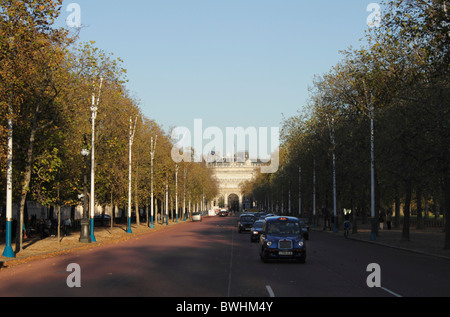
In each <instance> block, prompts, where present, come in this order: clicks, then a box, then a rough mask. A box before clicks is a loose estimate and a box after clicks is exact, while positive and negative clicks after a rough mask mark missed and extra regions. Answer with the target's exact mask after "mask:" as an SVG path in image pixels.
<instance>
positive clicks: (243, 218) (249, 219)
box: [241, 216, 255, 222]
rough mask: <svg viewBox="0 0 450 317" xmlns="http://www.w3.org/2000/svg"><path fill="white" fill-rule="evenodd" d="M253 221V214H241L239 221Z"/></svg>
mask: <svg viewBox="0 0 450 317" xmlns="http://www.w3.org/2000/svg"><path fill="white" fill-rule="evenodd" d="M253 221H255V217H253V216H243V217H241V222H253Z"/></svg>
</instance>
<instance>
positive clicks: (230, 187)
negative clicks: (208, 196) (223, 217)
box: [207, 160, 261, 211]
mask: <svg viewBox="0 0 450 317" xmlns="http://www.w3.org/2000/svg"><path fill="white" fill-rule="evenodd" d="M207 166H208V167H209V168H210V169H211V170H212V171H213V174H214V176H215V177H216V179H217V180H218V182H219V194H218V195H217V198H216V199H215V200H216V201H217V202H218V201H219V197H221V196H223V200H224V205H225V208H227V209H228V207H229V205H228V200H229V199H228V198H229V196H230V195H232V194H234V195H236V196H237V197H238V208H239V209H237V210H239V211H242V210H243V208H244V206H243V202H244V197H243V194H242V193H241V188H240V186H241V184H242V183H243V182H244V181H247V180H251V179H252V178H253V177H254V176H255V175H256V173H257V171H258V169H259V168H260V166H261V164H255V163H251V162H250V161H249V160H248V161H247V162H246V163H225V162H224V163H212V164H208V165H207ZM217 205H218V203H217Z"/></svg>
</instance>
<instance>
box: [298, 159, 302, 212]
mask: <svg viewBox="0 0 450 317" xmlns="http://www.w3.org/2000/svg"><path fill="white" fill-rule="evenodd" d="M298 216H299V217H301V216H302V168H301V167H299V168H298Z"/></svg>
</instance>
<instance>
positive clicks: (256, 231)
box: [250, 220, 264, 242]
mask: <svg viewBox="0 0 450 317" xmlns="http://www.w3.org/2000/svg"><path fill="white" fill-rule="evenodd" d="M263 223H264V220H256V221H255V222H254V223H253V226H252V229H251V230H250V242H257V241H259V237H260V236H261V231H262V226H263Z"/></svg>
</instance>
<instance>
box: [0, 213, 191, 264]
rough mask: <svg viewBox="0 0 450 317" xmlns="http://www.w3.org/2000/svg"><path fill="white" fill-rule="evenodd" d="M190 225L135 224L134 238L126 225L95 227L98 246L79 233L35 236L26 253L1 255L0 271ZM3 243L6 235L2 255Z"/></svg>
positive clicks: (26, 242)
mask: <svg viewBox="0 0 450 317" xmlns="http://www.w3.org/2000/svg"><path fill="white" fill-rule="evenodd" d="M187 222H189V220H186V221H185V222H183V221H182V220H180V219H178V222H172V221H171V220H169V222H168V225H166V224H160V223H154V228H149V227H148V226H147V224H146V223H143V224H140V225H137V224H135V223H134V224H132V225H131V231H132V233H131V234H130V233H127V232H126V231H127V225H126V224H116V225H114V226H113V228H112V230H111V227H110V226H107V227H95V230H94V236H95V240H96V242H93V243H80V242H79V239H80V231H78V232H72V233H71V234H69V235H67V236H63V233H62V230H61V236H60V239H58V237H57V236H51V237H48V238H44V239H41V237H40V235H39V234H36V235H35V236H32V237H31V238H29V239H26V240H24V241H23V249H22V251H20V252H18V253H16V256H15V258H6V257H4V256H2V255H1V256H0V270H3V269H6V268H10V267H13V266H16V265H21V264H24V263H30V262H32V261H37V260H41V259H45V258H50V257H54V256H58V255H63V254H68V253H70V252H74V251H77V250H83V249H89V248H98V247H101V246H104V245H106V244H110V243H120V242H122V241H126V240H129V239H133V238H137V237H139V236H141V235H144V234H152V233H154V232H157V231H160V230H165V229H168V228H170V227H172V226H175V225H181V224H183V223H187ZM4 240H5V238H4V233H2V237H1V239H0V252H1V253H3V250H4V249H5V241H4ZM13 240H14V239H13ZM13 242H14V241H13ZM12 249H13V250H15V243H13V244H12Z"/></svg>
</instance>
